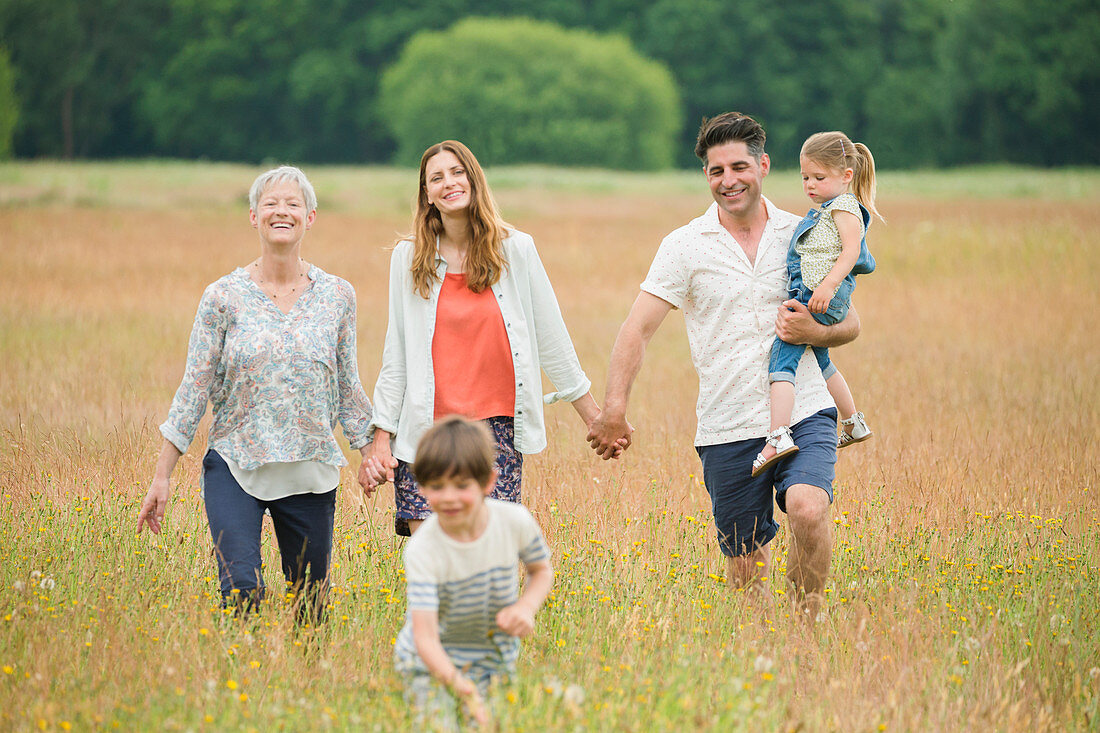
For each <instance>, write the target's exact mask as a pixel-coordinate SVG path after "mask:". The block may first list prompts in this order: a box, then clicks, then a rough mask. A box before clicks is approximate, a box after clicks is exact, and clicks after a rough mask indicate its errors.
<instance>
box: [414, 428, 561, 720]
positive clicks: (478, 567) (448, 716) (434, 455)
mask: <svg viewBox="0 0 1100 733" xmlns="http://www.w3.org/2000/svg"><path fill="white" fill-rule="evenodd" d="M493 465H494V455H493V440H492V437H491V436H490V435H489V433H488V431H487V430H486V428H485V426H484V425H482V424H481V423H478V422H473V421H470V420H467V419H465V418H460V417H448V418H445V419H443V420H441V421H439V422H438V423H436V424H435V426H434V427H432V428H431V429H430V430H429V431H428V432H427V433H426V434H425V435H424V437H423V438H422V439H421V441H420V444H419V446H418V448H417V453H416V460H415V461H414V462H413V466H412V469H413V474H414V475H415V477H416V481H417V483H418V484H419V485H420V488H421V491H422V493H423V494H424V497H425V498H426V499H427V501H428V505H429V506H430V507H431V509H432V512H433V514H432V515H431V516H430V517H429V518H428V519H427V520H425V522H424V524H423V525H422V526H421V527H420V529H419V530H418V531H417V532H416V534H414V535H413V536H412V538H411V539H410V540H409V543H408V545H406V547H405V579H406V582H407V583H408V604H409V611H408V618H407V620H406V622H405V626H404V627H403V628H402V629H401V632H400V633H399V634H398V636H397V643H396V645H395V650H394V656H395V662H396V666H397V669H398V670H399V671H400V672H402V673H403V674H404V675H405V678H406V690H407V696H408V698H409V699H410V702H412V703H413V704H414V705H415V706H416V707H417V709H418V711H419V713H420V714H421V715H424V716H428V717H429V718H430V719H433V720H432V722H433V723H437V724H438V723H442V724H444V725H446V724H447V723H449V722H450V721H452V720H453V719H454V703H453V702H452V700H451V698H450V697H449V696H448V695H447V694H446V693H445V692H444V690H449V691H450V692H451V693H452V694H453V695H454V697H455V698H456V699H457V700H458V701H459V702H460V703H462V704H463V706H464V707H465V712H466V714H467V715H468V716H469V717H471V718H473V719H474V720H475V721H476V722H477V723H479V724H486V723H488V722H489V713H488V709H487V708H486V705H485V696H486V694H487V692H488V689H489V684H490V682H491V681H492V680H493V679H494V678H498V677H502V676H504V675H506V674H508V673H510V672H512V671H513V670H514V669H515V662H516V657H517V656H519V638H520V637H523V636H527V635H528V634H530V633H531V631H532V630H533V629H534V625H535V613H536V612H537V611H538V609H539V608H540V607H541V606H542V603H543V601H544V600H545V599H546V596H547V594H548V593H549V592H550V586H551V584H552V583H553V579H554V572H553V569H552V568H551V566H550V553H549V550H548V549H547V547H546V542H545V541H544V540H543V537H542V531H541V530H540V529H539V526H538V524H537V523H536V522H535V519H534V518H533V517H532V516H531V514H530V512H528V511H527V509H526V508H525V507H523V506H522V505H520V504H510V503H507V502H501V501H496V500H494V499H489V498H487V497H488V495H489V494H490V493H492V491H493V486H494V485H495V482H496V472H495V471H494V470H493ZM517 560H518V561H519V562H522V563H523V564H524V567H525V569H526V572H527V584H526V587H525V588H524V590H523V593H522V595H521V594H520V592H519V575H518V573H517V572H516V562H517Z"/></svg>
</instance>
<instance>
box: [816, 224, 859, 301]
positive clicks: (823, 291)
mask: <svg viewBox="0 0 1100 733" xmlns="http://www.w3.org/2000/svg"><path fill="white" fill-rule="evenodd" d="M832 216H833V221H834V222H835V223H836V230H837V233H838V234H840V256H839V257H837V260H836V262H834V263H833V267H832V269H831V270H829V274H828V275H826V276H825V278H824V279H823V280H822V281H821V284H820V285H818V286H817V287H816V288H814V292H813V295H812V296H811V297H810V304H809V306H810V311H811V312H812V313H824V312H825V311H827V310H828V309H829V301H831V300H832V299H833V294H834V293H836V289H837V288H839V287H840V283H841V282H843V281H844V278H845V277H847V275H848V273H850V272H851V271H852V268H853V267H855V266H856V260H858V259H859V240H860V236H859V235H860V231H859V229H860V222H859V219H857V218H856V215H855V214H853V213H852V212H850V211H844V210H843V209H840V210H837V211H834V212H832Z"/></svg>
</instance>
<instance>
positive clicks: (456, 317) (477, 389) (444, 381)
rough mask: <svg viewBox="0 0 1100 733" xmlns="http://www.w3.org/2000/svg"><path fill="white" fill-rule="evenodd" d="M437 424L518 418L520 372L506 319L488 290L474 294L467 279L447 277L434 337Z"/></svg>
mask: <svg viewBox="0 0 1100 733" xmlns="http://www.w3.org/2000/svg"><path fill="white" fill-rule="evenodd" d="M432 364H433V366H434V368H435V418H436V419H437V420H438V419H439V418H441V417H444V416H446V415H462V416H464V417H468V418H470V419H472V420H484V419H485V418H488V417H514V413H515V409H516V371H515V367H514V366H513V364H512V349H511V346H510V344H509V343H508V332H507V331H506V330H505V328H504V317H503V316H502V315H501V314H500V306H499V305H498V304H497V299H496V296H494V295H493V291H492V289H490V288H486V289H485V290H482V291H481V292H480V293H475V292H474V291H472V290H470V289H469V288H468V287H466V276H465V275H464V274H453V273H447V274H446V275H445V276H444V278H443V287H442V288H441V289H440V291H439V303H438V305H437V306H436V310H435V335H434V336H433V337H432Z"/></svg>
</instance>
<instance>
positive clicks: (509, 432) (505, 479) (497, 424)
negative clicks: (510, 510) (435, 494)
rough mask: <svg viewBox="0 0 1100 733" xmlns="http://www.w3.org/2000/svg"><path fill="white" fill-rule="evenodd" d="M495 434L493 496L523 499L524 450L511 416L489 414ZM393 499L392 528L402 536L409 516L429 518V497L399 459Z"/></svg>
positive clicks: (410, 470) (405, 535) (515, 499)
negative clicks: (518, 449) (519, 444)
mask: <svg viewBox="0 0 1100 733" xmlns="http://www.w3.org/2000/svg"><path fill="white" fill-rule="evenodd" d="M483 422H484V423H485V424H486V425H487V426H488V427H489V431H490V432H491V433H492V434H493V440H494V442H495V443H496V448H497V458H496V469H497V485H496V486H495V487H494V488H493V493H492V494H491V495H490V496H492V498H494V499H500V500H502V501H510V502H513V503H515V504H518V503H519V501H520V483H521V482H522V480H523V454H522V453H520V452H519V451H517V450H516V428H515V423H514V422H513V420H512V418H510V417H490V418H487V419H485V420H484V421H483ZM393 488H394V500H395V503H396V504H397V514H396V516H395V517H394V520H393V531H394V532H396V533H397V534H399V535H401V536H402V537H408V536H409V535H410V532H409V520H410V519H427V518H428V517H429V516H431V513H432V510H431V509H429V508H428V501H427V499H425V498H424V496H423V495H422V494H421V493H420V487H419V486H417V484H416V479H414V478H413V474H412V466H410V465H409V464H408V463H406V462H405V461H401V460H399V461H398V462H397V470H396V471H394V477H393Z"/></svg>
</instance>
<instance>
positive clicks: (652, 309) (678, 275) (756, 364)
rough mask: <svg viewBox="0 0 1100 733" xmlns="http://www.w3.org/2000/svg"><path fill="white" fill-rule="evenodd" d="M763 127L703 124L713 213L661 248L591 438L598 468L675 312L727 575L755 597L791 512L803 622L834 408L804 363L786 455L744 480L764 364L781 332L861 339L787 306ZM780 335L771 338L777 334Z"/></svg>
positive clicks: (623, 338)
mask: <svg viewBox="0 0 1100 733" xmlns="http://www.w3.org/2000/svg"><path fill="white" fill-rule="evenodd" d="M764 141H765V134H764V128H762V127H761V126H760V124H759V123H758V122H756V120H754V119H752V118H751V117H749V116H747V115H743V114H741V113H739V112H727V113H725V114H722V115H718V116H716V117H712V118H710V119H706V120H703V124H702V127H701V128H700V129H699V136H698V140H697V142H696V146H695V153H696V155H697V156H698V157H699V158H700V160H702V162H703V172H704V174H705V175H706V179H707V183H708V184H709V186H710V191H711V195H712V196H713V198H714V203H713V204H712V205H711V206H710V208H709V209H708V210H707V211H706V213H704V214H703V215H702V216H700V217H699V218H697V219H695V220H693V221H691V222H689V223H688V224H687V225H685V226H683V227H680V228H679V229H677V230H676V231H674V232H672V233H671V234H669V235H668V236H667V237H665V239H664V241H662V242H661V246H660V248H659V249H658V251H657V255H656V257H655V258H654V260H653V264H652V265H651V267H650V270H649V274H648V275H647V276H646V279H645V281H644V282H643V283H642V286H641V291H642V292H641V293H639V294H638V297H637V299H636V300H635V301H634V305H633V307H632V308H631V309H630V314H629V315H628V316H627V319H626V321H625V322H624V323H623V325H622V328H621V329H620V330H619V335H618V337H617V338H616V339H615V346H614V347H613V349H612V351H611V364H610V367H609V371H608V378H607V395H606V397H605V399H604V410H603V413H602V414H601V415H600V416H599V417H598V418H597V419H596V420H595V421H594V422H593V424H592V428H591V431H590V432H589V434H588V439H589V442H590V443H591V445H592V447H593V448H594V449H595V450H596V452H597V453H599V454H600V455H601V456H602V457H603V458H605V459H606V458H610V457H611V456H612V454H613V450H614V445H615V441H616V440H618V439H619V438H622V437H624V436H626V435H628V434H629V432H630V429H631V428H630V426H629V425H628V423H627V421H626V408H627V402H628V400H629V396H630V388H631V386H632V385H633V383H634V379H635V377H637V375H638V371H639V370H640V369H641V366H642V359H643V357H644V356H645V349H646V345H647V344H648V343H649V340H650V338H652V336H653V334H654V333H655V332H656V330H657V328H658V327H659V326H660V325H661V322H662V321H663V320H664V318H665V316H666V315H668V312H669V311H671V310H672V309H673V308H679V309H682V310H683V312H684V320H685V322H686V324H687V332H688V343H689V345H690V348H691V358H692V363H693V364H694V366H695V369H696V371H697V372H698V374H699V401H698V404H697V406H696V413H697V416H698V420H699V424H698V431H697V433H696V436H695V446H696V450H697V451H698V453H699V457H700V459H701V460H702V463H703V480H704V483H705V484H706V487H707V492H708V493H709V494H710V497H711V503H712V506H713V511H714V521H715V525H716V527H717V530H718V544H719V547H720V548H721V550H722V552H723V554H725V555H726V559H727V568H726V573H727V577H728V579H729V581H730V583H731V584H733V585H736V586H737V587H747V586H753V585H756V584H758V583H759V581H760V578H761V577H763V576H766V575H767V574H768V568H769V564H770V561H771V552H770V548H769V546H768V543H769V542H771V540H772V539H773V538H774V537H775V534H776V531H777V529H778V527H779V525H778V523H777V522H776V520H775V518H774V516H773V511H772V496H773V489H774V496H775V501H776V502H777V503H778V505H779V508H780V509H781V510H783V511H784V512H786V514H787V519H788V522H789V525H790V533H791V548H790V556H789V558H788V561H787V568H788V573H787V575H788V577H789V578H790V580H791V582H792V583H793V584H794V587H795V590H796V596H797V598H798V599H799V600H800V603H801V605H800V609H801V610H802V611H804V612H805V613H807V614H808V615H809V617H810V618H811V619H813V618H816V617H817V611H818V608H819V607H820V604H821V600H822V598H823V595H824V590H825V578H826V576H827V575H828V571H829V563H830V560H831V557H832V542H833V540H832V526H831V523H830V521H829V505H830V503H831V502H832V498H833V494H832V484H833V478H834V469H835V464H836V440H837V438H836V435H837V434H836V408H835V406H834V405H833V402H832V400H831V398H830V397H829V392H828V390H827V389H826V387H825V382H824V380H823V379H822V377H821V371H820V369H819V368H818V366H817V362H816V361H815V360H814V358H813V357H812V354H810V352H807V355H804V356H803V358H802V361H801V362H800V364H799V366H798V372H797V375H796V382H795V383H796V385H797V393H796V396H795V408H794V413H793V420H792V423H793V427H792V432H793V433H794V437H795V442H796V443H797V444H798V447H799V449H800V450H799V451H798V452H797V453H795V454H793V456H792V457H790V458H788V459H787V460H785V461H783V462H781V463H779V464H778V465H776V466H774V467H772V468H770V469H768V470H766V471H765V472H763V473H761V474H760V475H759V476H758V477H756V478H753V477H752V476H751V471H752V461H753V457H754V456H756V454H757V453H758V452H759V451H760V449H761V448H762V447H763V445H764V436H765V435H767V433H768V429H769V426H770V422H769V409H768V377H767V362H768V352H769V349H770V348H771V343H772V340H773V338H774V337H775V335H776V334H778V335H779V336H780V337H781V338H783V340H784V341H787V342H788V343H806V344H812V345H815V346H826V347H833V346H839V345H841V344H845V343H848V342H849V341H852V340H853V339H854V338H856V336H857V335H859V319H858V316H856V314H855V310H854V309H852V310H851V311H849V317H848V318H847V319H846V320H845V321H843V322H842V323H838V324H836V325H833V326H824V325H822V324H820V323H818V322H817V321H815V320H814V319H813V317H812V316H811V315H810V313H809V311H808V310H807V309H806V307H805V306H803V305H802V304H800V303H799V302H798V301H796V300H787V299H786V298H787V287H786V286H787V267H786V261H787V248H788V245H789V243H790V239H791V235H792V234H793V232H794V230H795V227H796V225H797V224H798V222H799V220H800V218H801V217H799V216H796V215H794V214H791V213H788V212H786V211H782V210H780V209H778V208H776V207H775V206H774V205H773V204H772V203H771V202H770V201H768V200H767V199H766V198H764V195H763V190H762V187H763V182H764V178H765V176H767V175H768V170H769V168H770V167H771V161H770V160H769V158H768V155H767V153H765V152H764ZM773 324H774V328H773Z"/></svg>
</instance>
